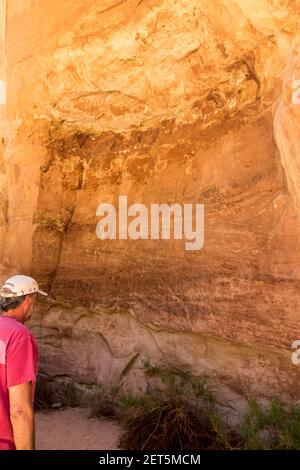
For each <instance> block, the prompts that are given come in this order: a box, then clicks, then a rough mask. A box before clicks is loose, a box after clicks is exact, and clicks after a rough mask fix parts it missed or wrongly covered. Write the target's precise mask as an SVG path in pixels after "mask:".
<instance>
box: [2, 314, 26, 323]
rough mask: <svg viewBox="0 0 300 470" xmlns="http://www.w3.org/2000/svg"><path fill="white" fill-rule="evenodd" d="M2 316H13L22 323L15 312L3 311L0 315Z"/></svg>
mask: <svg viewBox="0 0 300 470" xmlns="http://www.w3.org/2000/svg"><path fill="white" fill-rule="evenodd" d="M1 316H2V317H3V318H13V319H14V320H17V321H18V322H20V323H24V322H22V321H21V320H20V318H18V316H17V315H16V314H14V313H13V312H5V313H3V314H2V315H1Z"/></svg>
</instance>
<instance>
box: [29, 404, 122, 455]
mask: <svg viewBox="0 0 300 470" xmlns="http://www.w3.org/2000/svg"><path fill="white" fill-rule="evenodd" d="M89 413H90V412H89V410H86V409H82V408H66V409H62V410H53V411H52V410H50V411H46V412H45V411H40V412H38V413H36V448H37V449H38V450H49V449H50V450H69V449H70V450H72V449H73V450H74V449H79V450H86V449H88V450H113V449H117V448H118V440H119V438H120V436H121V434H122V428H121V426H120V425H119V424H118V423H117V422H116V421H112V420H109V419H107V418H102V419H98V418H89Z"/></svg>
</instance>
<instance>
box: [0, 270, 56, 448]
mask: <svg viewBox="0 0 300 470" xmlns="http://www.w3.org/2000/svg"><path fill="white" fill-rule="evenodd" d="M38 293H40V294H42V295H47V294H46V293H45V292H43V291H41V290H40V289H39V286H38V284H37V282H36V281H35V280H34V279H32V278H31V277H29V276H23V275H17V276H13V277H11V278H10V279H8V280H7V281H6V282H5V283H4V285H3V287H2V289H1V291H0V309H1V310H2V311H3V315H2V316H0V450H34V446H35V444H34V411H33V398H34V389H35V382H36V376H37V368H38V345H37V342H36V340H35V338H34V336H33V335H32V333H31V332H30V331H29V330H28V328H26V326H25V325H24V323H25V322H26V321H27V320H28V319H29V318H30V317H31V314H32V310H33V307H34V304H35V302H36V298H37V294H38Z"/></svg>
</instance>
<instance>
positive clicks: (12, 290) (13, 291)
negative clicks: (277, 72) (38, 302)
mask: <svg viewBox="0 0 300 470" xmlns="http://www.w3.org/2000/svg"><path fill="white" fill-rule="evenodd" d="M35 292H38V293H39V294H42V295H48V294H46V292H44V291H42V290H40V289H39V285H38V283H37V282H36V281H35V280H34V279H33V278H32V277H29V276H24V275H23V274H17V275H16V276H13V277H10V278H9V279H7V281H5V283H4V284H3V286H2V288H1V291H0V296H1V297H20V296H21V295H28V294H34V293H35Z"/></svg>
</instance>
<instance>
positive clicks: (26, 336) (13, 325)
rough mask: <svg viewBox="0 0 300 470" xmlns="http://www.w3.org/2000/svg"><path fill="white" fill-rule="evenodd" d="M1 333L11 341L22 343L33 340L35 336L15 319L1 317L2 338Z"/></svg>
mask: <svg viewBox="0 0 300 470" xmlns="http://www.w3.org/2000/svg"><path fill="white" fill-rule="evenodd" d="M1 333H2V334H3V335H4V337H6V339H7V340H9V341H22V340H31V339H33V335H32V333H31V331H30V330H29V329H28V328H27V327H26V326H25V325H23V323H20V322H18V321H17V320H15V319H13V318H7V317H6V318H1V317H0V336H2V335H1Z"/></svg>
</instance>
